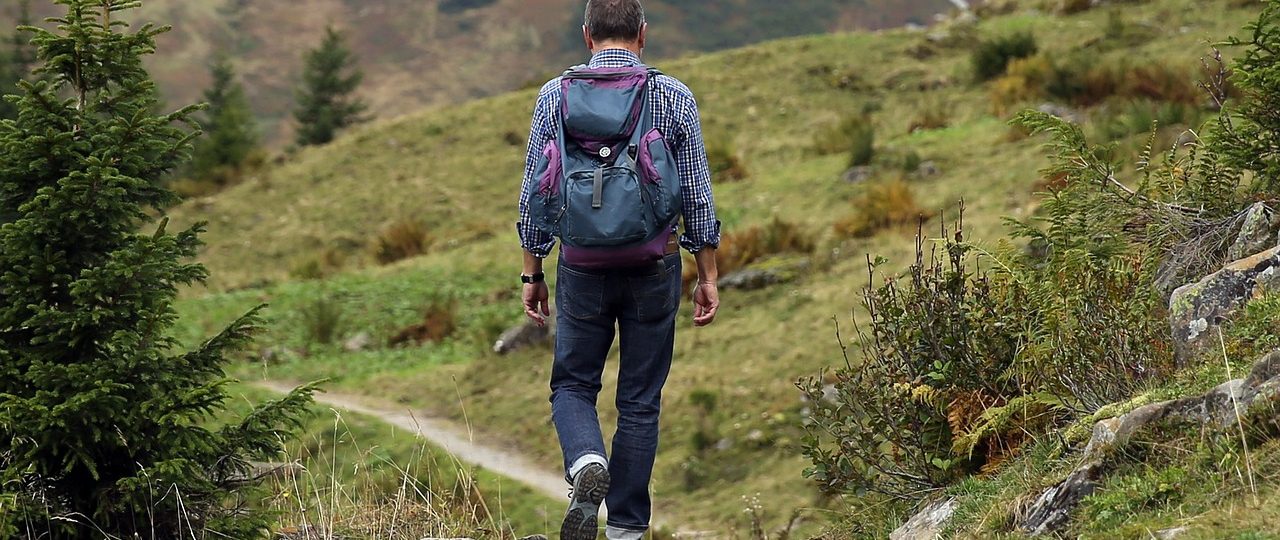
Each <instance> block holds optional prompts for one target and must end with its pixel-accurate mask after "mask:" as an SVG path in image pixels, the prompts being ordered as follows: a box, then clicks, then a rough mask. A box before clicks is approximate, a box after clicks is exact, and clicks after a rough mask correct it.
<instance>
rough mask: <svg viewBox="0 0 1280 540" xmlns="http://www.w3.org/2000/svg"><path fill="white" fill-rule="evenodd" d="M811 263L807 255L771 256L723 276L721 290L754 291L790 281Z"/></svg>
mask: <svg viewBox="0 0 1280 540" xmlns="http://www.w3.org/2000/svg"><path fill="white" fill-rule="evenodd" d="M811 265H812V263H811V262H810V261H809V259H808V258H806V257H790V256H777V257H770V258H768V259H765V260H763V261H759V262H756V263H754V264H752V265H751V266H748V267H747V268H744V269H742V270H738V271H736V272H732V273H729V274H727V275H725V276H723V277H721V278H720V283H719V285H720V290H723V291H731V290H740V291H754V290H758V289H763V288H766V287H769V286H772V285H778V284H781V283H790V282H791V281H794V280H795V279H796V278H798V277H800V275H801V274H802V273H803V272H805V271H806V270H808V269H809V268H810V266H811Z"/></svg>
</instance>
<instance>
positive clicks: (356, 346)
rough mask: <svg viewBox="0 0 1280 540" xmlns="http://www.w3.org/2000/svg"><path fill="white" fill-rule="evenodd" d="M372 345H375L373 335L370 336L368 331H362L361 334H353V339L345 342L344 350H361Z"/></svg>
mask: <svg viewBox="0 0 1280 540" xmlns="http://www.w3.org/2000/svg"><path fill="white" fill-rule="evenodd" d="M370 345H373V336H370V335H369V333H368V332H360V333H359V334H356V335H354V336H351V339H348V340H347V341H346V342H344V343H343V344H342V350H344V351H347V352H360V351H363V350H365V349H368V348H369V346H370Z"/></svg>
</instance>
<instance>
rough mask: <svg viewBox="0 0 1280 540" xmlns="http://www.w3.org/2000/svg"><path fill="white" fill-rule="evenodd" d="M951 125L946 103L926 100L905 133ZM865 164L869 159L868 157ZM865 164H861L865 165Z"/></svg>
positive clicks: (917, 110)
mask: <svg viewBox="0 0 1280 540" xmlns="http://www.w3.org/2000/svg"><path fill="white" fill-rule="evenodd" d="M950 124H951V114H950V112H949V111H948V109H947V105H946V103H944V102H942V101H941V100H928V101H926V102H924V103H923V104H921V106H920V107H918V108H917V109H916V116H915V118H912V119H911V122H910V123H908V124H907V133H915V132H917V131H922V130H930V129H942V128H945V127H947V126H948V125H950ZM866 159H867V163H870V161H871V158H870V156H868V157H867V158H866ZM865 164H866V163H863V165H865Z"/></svg>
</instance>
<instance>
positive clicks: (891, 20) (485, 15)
mask: <svg viewBox="0 0 1280 540" xmlns="http://www.w3.org/2000/svg"><path fill="white" fill-rule="evenodd" d="M16 3H17V2H16V1H15V2H6V5H5V6H3V9H0V28H3V27H8V26H11V25H10V24H9V23H8V21H12V19H13V16H14V15H13V14H12V13H11V11H12V10H13V9H14V8H13V7H12V6H11V4H14V5H16ZM647 4H648V5H647V7H648V9H649V16H650V20H651V21H652V23H653V28H654V31H653V32H654V33H653V39H652V47H651V49H650V52H651V54H652V55H654V56H655V57H664V58H665V57H674V56H679V55H682V54H686V53H691V52H698V51H711V50H718V49H723V48H727V47H735V46H740V45H745V44H749V43H756V42H759V41H763V40H767V39H775V38H779V37H786V36H795V35H802V34H812V33H822V32H828V31H835V30H850V29H855V28H865V29H877V28H889V27H894V26H901V25H903V24H907V23H927V22H928V21H930V20H931V19H932V16H933V15H934V14H935V13H942V12H946V11H947V10H949V9H950V8H951V4H950V3H949V2H947V1H946V0H907V1H889V0H859V1H856V2H847V1H835V0H823V1H807V2H768V1H762V0H720V1H714V2H711V1H702V2H691V3H690V2H674V1H670V0H653V1H651V2H648V3H647ZM583 5H584V3H583V2H582V1H581V0H536V1H530V0H494V1H450V0H446V1H438V2H423V1H416V0H374V1H363V2H344V1H341V0H305V1H299V2H276V1H270V0H201V1H199V2H187V1H178V0H152V1H149V2H145V3H144V5H143V10H142V11H141V12H140V13H141V18H142V19H144V20H154V21H163V22H165V23H166V24H172V25H173V26H174V31H173V32H172V33H170V34H168V35H167V36H164V37H162V38H161V40H160V43H159V47H160V50H162V51H165V53H164V55H162V56H159V57H156V58H155V59H154V60H153V61H152V63H151V65H150V66H149V67H150V68H151V70H152V73H153V74H154V75H155V77H156V79H157V80H158V81H159V83H160V86H161V88H162V89H163V92H164V94H165V96H166V97H167V98H169V99H170V102H171V103H189V102H192V101H195V100H197V99H199V98H200V92H201V90H202V89H203V88H205V86H206V85H207V83H208V73H207V68H206V66H207V65H208V63H209V61H210V59H211V58H212V56H213V54H215V53H216V52H218V51H225V52H227V53H228V54H230V55H231V56H232V58H233V59H234V60H235V64H236V67H237V69H238V70H239V71H240V73H241V74H242V75H243V77H244V80H245V83H246V90H247V91H248V94H249V98H250V101H251V103H252V104H253V107H254V109H255V111H256V112H257V113H258V114H259V115H260V116H261V118H263V120H264V128H265V129H266V132H267V134H268V138H269V139H271V140H275V141H280V140H282V137H284V136H285V135H287V134H288V132H289V131H288V130H289V126H288V124H287V122H282V120H283V119H286V118H287V116H288V112H289V111H290V109H291V108H292V106H293V88H294V85H295V83H296V80H297V77H298V74H299V73H300V68H301V63H302V62H301V58H302V52H303V51H305V50H307V49H309V48H311V47H314V46H315V45H316V44H317V43H319V40H320V37H321V36H322V35H323V30H324V27H325V25H328V24H333V25H336V26H337V27H339V28H341V29H342V30H344V31H345V32H347V33H348V34H349V35H350V39H351V46H352V49H353V50H354V51H355V52H356V54H357V56H359V57H360V59H361V66H362V67H363V68H364V70H365V71H366V73H367V75H368V78H367V79H366V85H365V88H364V89H363V90H362V93H363V94H364V95H365V97H366V98H367V99H368V100H369V101H370V103H371V105H372V112H373V113H375V114H376V115H378V116H380V117H384V118H390V117H395V116H398V115H401V114H404V113H407V112H410V111H414V110H416V109H418V108H420V107H422V106H424V105H428V104H440V103H457V102H462V101H466V100H468V99H473V98H477V97H483V96H491V95H495V94H499V93H503V92H506V91H509V90H512V89H515V88H518V87H520V86H522V85H524V84H526V83H528V82H529V81H531V80H533V79H536V78H538V77H541V76H543V75H545V74H547V73H554V72H557V71H559V70H561V69H563V68H564V67H566V66H568V65H571V64H573V63H577V62H580V61H581V58H580V56H581V51H582V44H581V38H580V37H579V35H580V32H579V31H578V30H577V29H578V26H579V25H580V24H581V22H580V20H581V17H582V6H583ZM33 7H34V8H35V10H36V12H37V14H39V15H47V14H51V13H54V12H55V11H53V8H52V4H51V3H49V2H44V1H36V2H33Z"/></svg>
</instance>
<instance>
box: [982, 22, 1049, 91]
mask: <svg viewBox="0 0 1280 540" xmlns="http://www.w3.org/2000/svg"><path fill="white" fill-rule="evenodd" d="M1038 50H1039V46H1038V45H1036V38H1035V36H1034V35H1032V34H1030V33H1027V32H1019V33H1015V34H1011V35H1008V36H1002V37H996V38H993V39H990V40H983V41H982V42H980V43H978V46H977V48H975V49H974V50H973V53H972V54H971V56H970V60H969V62H970V64H971V66H972V69H973V77H974V79H976V80H977V81H978V82H983V81H989V80H991V79H994V78H996V77H999V76H1000V75H1002V74H1004V70H1005V68H1006V67H1008V66H1009V62H1010V61H1013V60H1016V59H1018V58H1026V57H1028V56H1031V55H1033V54H1035V53H1036V52H1037V51H1038Z"/></svg>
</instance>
